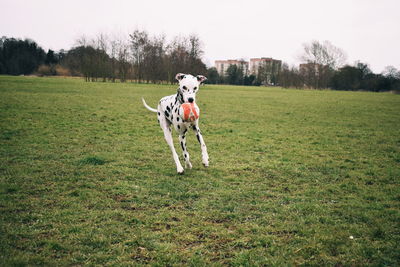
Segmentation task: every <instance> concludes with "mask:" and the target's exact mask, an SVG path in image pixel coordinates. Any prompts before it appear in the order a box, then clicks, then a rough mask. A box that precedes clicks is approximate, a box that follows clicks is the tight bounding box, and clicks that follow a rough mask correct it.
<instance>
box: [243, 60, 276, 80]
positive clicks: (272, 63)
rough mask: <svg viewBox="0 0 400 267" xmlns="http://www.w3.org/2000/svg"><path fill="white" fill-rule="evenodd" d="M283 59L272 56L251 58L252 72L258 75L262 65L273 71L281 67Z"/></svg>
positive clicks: (250, 66) (250, 68) (250, 67)
mask: <svg viewBox="0 0 400 267" xmlns="http://www.w3.org/2000/svg"><path fill="white" fill-rule="evenodd" d="M281 65H282V61H281V60H277V59H273V58H271V57H262V58H251V59H250V64H249V70H250V74H253V75H255V76H257V75H258V70H259V69H260V67H266V68H268V69H270V70H271V73H273V72H277V71H278V70H280V69H281Z"/></svg>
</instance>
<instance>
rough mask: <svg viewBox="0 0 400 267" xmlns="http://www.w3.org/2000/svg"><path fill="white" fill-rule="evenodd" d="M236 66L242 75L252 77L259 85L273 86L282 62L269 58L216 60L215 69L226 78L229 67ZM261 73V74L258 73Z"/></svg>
mask: <svg viewBox="0 0 400 267" xmlns="http://www.w3.org/2000/svg"><path fill="white" fill-rule="evenodd" d="M231 65H236V66H238V67H239V68H241V69H242V70H243V75H244V76H245V75H254V76H256V78H257V80H258V81H259V82H260V83H261V84H265V85H275V84H276V83H277V80H278V75H279V73H280V71H281V66H282V61H281V60H277V59H273V58H270V57H261V58H251V59H250V62H248V61H245V60H236V59H231V60H216V61H215V68H216V69H217V71H218V74H219V75H220V76H223V77H224V76H226V75H227V73H226V71H227V70H228V68H229V66H231ZM260 71H261V72H260Z"/></svg>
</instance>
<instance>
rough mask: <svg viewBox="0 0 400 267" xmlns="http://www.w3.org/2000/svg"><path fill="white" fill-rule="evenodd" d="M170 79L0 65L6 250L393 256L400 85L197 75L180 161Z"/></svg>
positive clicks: (10, 259)
mask: <svg viewBox="0 0 400 267" xmlns="http://www.w3.org/2000/svg"><path fill="white" fill-rule="evenodd" d="M175 91H176V86H167V85H139V84H131V83H126V84H120V83H116V84H112V83H85V82H83V81H82V80H80V79H63V78H35V77H7V76H0V112H1V113H0V127H1V132H0V144H1V147H0V157H1V161H0V265H1V266H13V265H18V266H24V265H30V266H32V265H48V266H54V265H78V266H79V265H109V266H130V265H140V264H143V265H145V264H150V265H153V266H165V265H169V266H178V265H191V266H208V265H214V266H219V265H232V266H257V265H273V266H282V265H303V264H304V265H315V266H321V265H324V266H326V265H330V266H333V265H336V266H348V265H353V266H366V265H371V266H384V265H387V266H396V265H397V266H398V265H399V264H400V250H399V244H400V186H399V183H400V181H399V177H400V95H393V94H388V93H367V92H336V91H302V90H286V89H281V88H265V87H239V86H212V85H206V86H205V87H203V88H202V89H201V90H200V92H199V94H198V104H199V106H200V108H201V110H202V113H201V118H200V125H201V129H202V132H203V135H204V138H205V141H206V143H207V146H208V151H209V154H210V167H209V168H208V169H206V168H204V167H203V166H202V164H201V153H200V148H199V146H198V143H197V140H196V137H195V136H194V135H192V134H190V135H189V136H188V149H189V152H190V155H191V159H192V163H193V169H192V170H188V171H186V173H185V175H177V174H176V168H175V166H174V163H173V160H172V157H171V153H170V150H169V149H168V146H167V144H166V142H165V141H164V138H163V134H162V131H161V129H160V128H159V126H158V125H157V118H156V116H155V114H154V113H150V112H149V111H147V110H146V109H145V108H144V107H143V106H142V104H141V102H140V97H141V96H144V97H145V98H146V101H147V102H148V103H149V104H150V105H151V106H153V107H154V106H156V104H157V102H158V100H159V98H161V97H162V96H164V95H168V94H172V93H174V92H175ZM174 138H175V139H174V141H175V144H176V148H177V149H179V146H178V142H177V136H176V134H175V135H174ZM177 151H179V155H180V156H181V153H180V150H177Z"/></svg>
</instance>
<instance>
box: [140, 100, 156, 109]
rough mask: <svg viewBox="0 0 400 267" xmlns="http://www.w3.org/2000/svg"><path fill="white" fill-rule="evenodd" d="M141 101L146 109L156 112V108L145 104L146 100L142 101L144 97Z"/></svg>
mask: <svg viewBox="0 0 400 267" xmlns="http://www.w3.org/2000/svg"><path fill="white" fill-rule="evenodd" d="M142 102H143V105H144V107H145V108H147V109H148V110H150V111H152V112H157V109H155V108H152V107H150V106H149V105H147V104H146V101H144V98H143V97H142Z"/></svg>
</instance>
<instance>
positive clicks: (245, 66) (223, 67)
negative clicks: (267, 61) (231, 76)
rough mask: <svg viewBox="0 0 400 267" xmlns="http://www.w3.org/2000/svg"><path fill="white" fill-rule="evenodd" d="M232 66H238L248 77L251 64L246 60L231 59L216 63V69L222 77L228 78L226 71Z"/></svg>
mask: <svg viewBox="0 0 400 267" xmlns="http://www.w3.org/2000/svg"><path fill="white" fill-rule="evenodd" d="M231 65H236V66H237V67H238V68H241V69H242V70H243V75H247V74H248V72H249V62H247V61H245V60H240V59H239V60H237V59H229V60H216V61H215V68H216V69H217V71H218V74H219V75H220V76H226V71H227V70H228V68H229V66H231Z"/></svg>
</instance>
